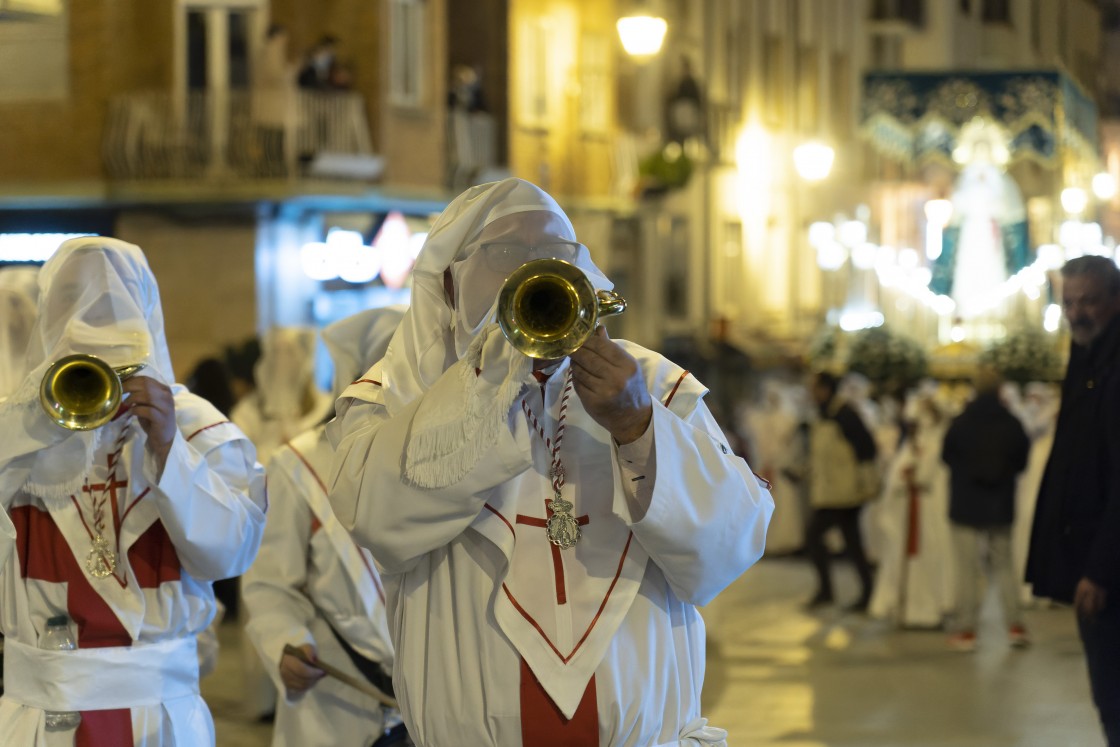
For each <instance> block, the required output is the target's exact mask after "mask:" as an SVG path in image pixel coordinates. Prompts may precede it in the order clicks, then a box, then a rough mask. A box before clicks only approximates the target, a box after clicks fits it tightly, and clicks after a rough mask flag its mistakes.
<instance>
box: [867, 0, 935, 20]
mask: <svg viewBox="0 0 1120 747" xmlns="http://www.w3.org/2000/svg"><path fill="white" fill-rule="evenodd" d="M871 20H872V21H906V22H907V23H911V24H913V25H915V26H921V25H922V23H923V21H924V20H925V4H924V2H923V0H873V2H872V4H871Z"/></svg>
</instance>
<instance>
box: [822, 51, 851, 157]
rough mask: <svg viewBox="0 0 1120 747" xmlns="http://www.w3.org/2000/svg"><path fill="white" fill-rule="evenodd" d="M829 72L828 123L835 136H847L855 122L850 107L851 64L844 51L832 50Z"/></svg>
mask: <svg viewBox="0 0 1120 747" xmlns="http://www.w3.org/2000/svg"><path fill="white" fill-rule="evenodd" d="M828 73H829V82H828V83H829V85H828V95H829V102H828V103H829V110H828V113H829V116H828V119H829V123H830V124H831V127H832V131H833V133H835V135H836V137H838V138H840V139H844V138H848V137H850V136H851V134H852V126H853V125H854V124H855V122H854V119H855V113H854V111H853V108H852V104H853V96H852V64H851V62H850V60H849V59H848V55H847V53H845V52H833V53H832V62H831V64H830V65H829V67H828Z"/></svg>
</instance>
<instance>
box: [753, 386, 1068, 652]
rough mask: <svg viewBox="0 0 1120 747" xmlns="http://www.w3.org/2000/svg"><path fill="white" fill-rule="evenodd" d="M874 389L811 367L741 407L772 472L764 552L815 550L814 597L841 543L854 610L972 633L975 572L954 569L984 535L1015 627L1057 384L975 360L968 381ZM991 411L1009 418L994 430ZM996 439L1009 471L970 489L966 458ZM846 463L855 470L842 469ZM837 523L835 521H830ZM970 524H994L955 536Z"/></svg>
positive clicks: (1025, 596)
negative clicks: (853, 575) (1024, 378)
mask: <svg viewBox="0 0 1120 747" xmlns="http://www.w3.org/2000/svg"><path fill="white" fill-rule="evenodd" d="M869 394H870V393H869V388H868V386H867V382H866V381H865V380H862V377H860V376H859V375H858V374H853V375H850V376H848V377H838V376H835V375H832V374H830V373H828V372H824V373H819V374H817V375H814V376H810V377H809V381H808V385H806V383H805V382H803V381H801V380H798V379H790V378H788V377H785V378H778V377H769V378H767V379H766V380H764V382H763V383H762V385H761V387H760V395H759V397H758V399H757V401H755V402H752V403H749V404H747V405H745V406H744V407H743V408H742V409H741V413H740V417H739V418H738V421H737V425H736V429H737V430H738V431H740V432H741V433H742V436H743V438H742V442H743V443H746V444H747V447H746V448H747V451H748V458H749V459H750V461H751V463H752V465H754V464H757V465H758V467H759V469H760V472H759V474H761V475H763V476H765V477H767V479H770V480H771V481H772V482H774V484H775V489H774V491H773V492H774V496H775V509H774V518H773V520H772V522H771V530H770V533H769V534H768V536H767V543H766V552H767V554H768V555H771V556H788V555H793V556H798V555H802V554H803V555H806V556H808V557H809V558H810V560H812V562H813V563H814V565H815V566H816V568H817V570H818V578H819V584H818V591H817V593H816V594H815V595H814V596H812V597H811V598H810V600H809V601H808V603H807V607H808V608H810V609H814V608H818V607H823V606H826V605H829V604H832V603H833V602H834V601H835V600H834V598H833V594H832V584H831V582H830V579H829V575H828V571H829V567H830V565H831V561H832V559H833V557H834V556H835V555H836V554H837V552H838V551H841V550H842V554H843V556H844V557H845V559H849V560H851V562H852V563H853V565H854V566H855V569H856V572H857V575H858V577H859V580H860V583H861V585H860V589H861V594H860V596H859V597H857V598H856V599H855V600H850V602H849V604H848V605H847V606H848V608H849V609H850V610H851V611H855V612H863V611H866V612H868V614H870V615H871V616H872V617H875V618H879V619H884V620H889V621H892V622H894V623H897V624H898V625H899V626H901V627H904V628H916V629H938V628H944V629H946V630H950V629H956V628H958V627H959V629H960V632H961V633H974V632H975V628H976V621H975V619H974V615H975V604H977V603H978V601H979V600H977V599H968V598H965V599H961V598H960V597H959V596H958V595H959V594H963V593H966V592H971V591H973V589H974V587H975V585H972V584H965V585H962V584H959V583H958V579H966V578H968V579H978V578H980V577H981V576H982V571H981V570H980V556H978V555H976V552H975V551H974V550H973V547H980V548H981V550H984V553H982V554H987V553H989V551H990V554H989V559H990V560H991V561H992V562H993V563H994V564H996V565H994V566H993V569H992V570H993V573H994V574H995V575H994V577H993V578H994V579H996V580H997V581H998V582H999V583H1001V584H1003V585H1001V586H1000V588H1001V589H1004V590H1006V591H1007V593H1006V595H1005V598H1006V599H1008V600H1010V599H1011V598H1012V597H1013V598H1014V599H1015V600H1016V601H1015V605H1016V606H1014V607H1012V606H1010V603H1009V604H1008V605H1005V608H1006V609H1007V610H1008V613H1009V614H1008V620H1009V623H1008V625H1009V630H1010V629H1011V628H1012V627H1015V626H1020V627H1021V626H1022V621H1021V620H1020V619H1018V612H1017V610H1018V609H1019V608H1020V607H1021V605H1023V604H1028V603H1030V600H1031V599H1032V597H1031V594H1030V588H1029V586H1028V585H1027V584H1025V583H1024V582H1023V581H1022V579H1023V578H1024V573H1025V566H1026V557H1027V548H1028V544H1029V540H1030V528H1031V524H1032V520H1033V515H1034V503H1035V498H1036V497H1037V495H1038V489H1039V483H1040V480H1041V477H1042V470H1043V467H1044V466H1045V463H1046V458H1047V456H1048V455H1049V453H1050V447H1051V444H1052V442H1053V437H1054V428H1055V426H1056V422H1057V414H1058V404H1059V399H1060V395H1059V391H1058V385H1057V384H1055V383H1052V382H1031V383H1027V384H1025V385H1023V384H1020V383H1013V382H1006V381H1002V380H1000V379H999V377H998V375H997V374H996V373H995V372H994V371H993V370H991V369H981V370H980V371H979V372H978V375H977V377H976V379H975V380H974V381H971V382H967V383H966V382H954V383H948V384H947V383H939V382H937V381H934V380H927V381H924V382H921V383H919V384H918V385H916V386H915V387H913V388H912V389H911V390H910V391H908V392H905V393H904V394H903V396H902V397H901V400H902V401H901V402H900V401H897V399H895V398H892V397H883V398H878V399H872V398H871V397H870V396H869ZM985 407H986V409H985ZM1012 421H1014V422H1012ZM996 423H1001V424H1002V425H1003V428H1004V430H994V429H997V425H996ZM973 439H974V440H973ZM841 441H843V442H847V443H850V444H852V447H851V449H852V456H854V459H853V458H846V457H845V455H844V454H843V453H840V454H837V453H836V451H837V449H839V450H840V451H841V452H843V451H844V450H845V449H846V448H847V447H845V446H844V445H843V443H840V442H841ZM1004 448H1007V449H1014V451H1015V453H1014V455H1013V456H1012V457H1009V458H1008V459H1007V460H1006V463H1007V464H1008V467H1007V469H1006V470H1005V471H1006V474H998V475H996V474H991V473H989V474H985V475H982V477H981V481H987V482H991V483H993V484H998V485H999V486H1000V488H999V489H1000V490H1001V491H1002V493H1001V496H1000V498H999V499H998V500H990V501H989V500H986V496H984V495H981V496H975V495H972V494H970V490H973V488H971V487H970V486H969V485H967V484H966V483H967V482H968V478H967V475H968V474H969V471H970V470H973V469H975V470H977V471H979V470H982V469H990V470H992V471H993V472H996V471H998V470H999V469H1000V464H1003V463H1004V461H1002V457H1003V456H1004V455H1003V454H1002V453H996V452H998V451H999V450H1000V449H1004ZM860 462H862V463H863V465H862V466H860ZM845 465H848V466H850V467H851V474H850V475H847V476H845V475H843V474H839V472H840V471H842V470H843V469H844V468H845ZM861 470H862V473H863V474H860V472H861ZM954 480H955V481H956V488H955V489H954V488H953V486H954ZM844 484H848V485H850V487H848V488H844V487H839V486H842V485H844ZM845 503H847V504H848V505H846V506H845V505H841V504H845ZM833 527H835V528H836V529H838V530H839V532H836V533H833V534H831V535H830V533H829V530H831V529H832V528H833ZM968 528H972V529H983V530H984V531H985V532H987V531H989V530H995V529H997V528H998V530H999V531H998V532H997V534H998V536H987V537H985V538H983V539H981V540H980V541H979V543H977V542H976V541H974V540H976V538H975V537H971V538H970V539H969V540H965V538H964V537H960V538H958V539H959V540H960V541H957V539H954V537H955V535H959V534H962V533H965V534H967V533H968V531H969V529H968ZM840 540H843V542H842V543H841V542H840ZM873 569H874V572H873ZM1012 584H1013V586H1014V589H1013V593H1012V591H1011V589H1012V586H1011V585H1012ZM962 604H963V605H964V606H963V607H962V606H961V605H962ZM966 608H967V610H971V611H972V612H971V613H969V612H967V611H966ZM1017 639H1018V640H1019V641H1020V642H1021V643H1022V642H1025V636H1024V635H1018V636H1017ZM958 643H960V644H961V646H960V647H964V648H970V647H969V646H967V645H966V643H965V642H964V641H958Z"/></svg>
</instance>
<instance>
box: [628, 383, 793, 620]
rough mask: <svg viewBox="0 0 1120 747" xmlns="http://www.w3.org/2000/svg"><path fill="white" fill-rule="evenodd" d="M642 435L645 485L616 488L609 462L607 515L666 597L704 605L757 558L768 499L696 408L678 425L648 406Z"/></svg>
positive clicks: (770, 500)
mask: <svg viewBox="0 0 1120 747" xmlns="http://www.w3.org/2000/svg"><path fill="white" fill-rule="evenodd" d="M650 428H651V430H652V431H653V448H652V451H651V454H650V458H649V460H648V462H647V464H646V469H647V474H646V475H645V479H644V480H643V481H642V482H644V483H646V484H645V485H644V486H643V489H642V490H637V491H636V490H634V489H633V488H632V487H629V486H626V485H622V482H623V480H624V478H623V470H622V469H621V467H619V466H618V463H617V461H616V474H615V479H616V481H617V483H618V484H619V486H620V489H619V490H617V491H616V498H615V505H614V510H615V512H616V513H617V514H618V515H619V516H620V517H621V518H622V519H623V520H625V521H626V522H627V523H629V524H630V526H631V529H632V530H633V532H634V537H635V538H636V539H637V540H638V542H640V543H641V545H642V547H643V548H644V549H645V550H646V552H647V553H649V556H650V558H651V559H652V560H653V562H654V563H655V564H657V566H658V567H659V568H660V569H661V571H662V572H663V573H664V574H665V578H666V579H667V580H668V582H669V585H670V586H671V587H672V589H673V592H674V594H676V595H677V597H678V598H680V599H681V600H683V601H686V602H690V603H692V604H696V605H704V604H707V603H708V602H710V601H711V600H712V599H714V598H715V596H716V595H717V594H719V592H720V591H722V590H723V589H724V588H726V587H727V586H728V584H730V583H731V582H732V581H734V580H735V579H736V578H738V577H739V576H740V575H741V574H742V573H743V572H744V571H745V570H747V568H749V567H750V566H751V565H753V564H754V563H755V562H756V561H757V560H758V559H759V558H760V557H762V552H763V549H764V547H765V544H766V527H767V525H768V524H769V522H770V516H771V514H772V513H773V511H774V499H773V498H772V497H771V496H770V491H769V490H768V489H767V488H766V487H765V485H764V483H763V481H762V480H761V479H759V478H758V477H756V476H755V475H754V473H753V472H751V469H750V467H748V466H747V463H746V461H745V460H743V459H742V458H740V457H738V456H736V455H735V454H734V453H732V452H731V450H730V448H728V446H727V444H726V442H725V440H724V436H723V432H722V431H721V430H720V428H719V425H718V424H717V423H716V421H715V418H714V417H712V415H711V413H710V412H709V411H708V408H707V407H706V406H705V405H704V403H703V401H700V402H698V403H697V405H696V407H695V408H694V409H693V411H692V412H691V413H690V414H689V415H688V417H687V418H683V419H682V418H681V417H678V416H677V415H675V414H674V413H672V412H670V411H669V410H668V409H666V408H665V407H664V406H663V405H661V404H660V403H658V402H655V403H654V405H653V419H652V422H651V426H650ZM649 472H653V473H655V474H649ZM651 485H652V490H650V486H651ZM643 499H644V500H648V505H644V501H643ZM635 504H637V505H635ZM643 509H644V511H643Z"/></svg>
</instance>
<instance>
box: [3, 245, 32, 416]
mask: <svg viewBox="0 0 1120 747" xmlns="http://www.w3.org/2000/svg"><path fill="white" fill-rule="evenodd" d="M38 275H39V269H38V268H37V267H25V266H16V267H5V268H2V269H0V401H2V400H3V399H4V398H5V397H7V396H8V394H10V393H11V392H12V391H13V390H14V389H15V388H16V387H17V386H18V385H19V383H20V382H21V381H22V380H23V366H24V363H25V362H26V358H27V343H28V342H29V341H30V340H31V331H32V329H33V327H34V326H35V315H36V313H37V311H36V306H37V305H38V302H39V281H38V279H37V278H38Z"/></svg>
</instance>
